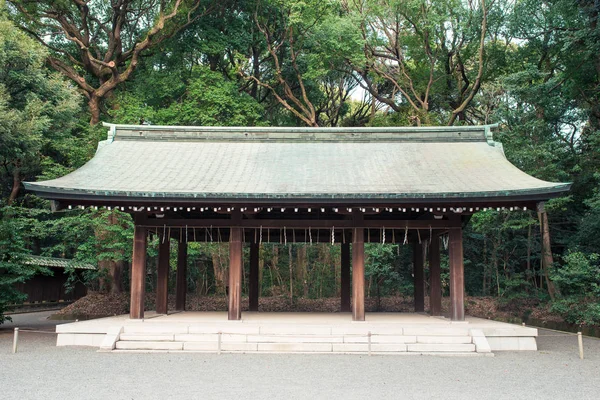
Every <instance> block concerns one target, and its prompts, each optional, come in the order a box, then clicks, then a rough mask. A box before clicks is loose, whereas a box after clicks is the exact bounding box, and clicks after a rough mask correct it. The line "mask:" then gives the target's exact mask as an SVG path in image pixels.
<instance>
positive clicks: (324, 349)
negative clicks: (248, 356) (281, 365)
mask: <svg viewBox="0 0 600 400" xmlns="http://www.w3.org/2000/svg"><path fill="white" fill-rule="evenodd" d="M332 345H333V344H332V343H257V351H264V352H274V353H312V352H319V353H331V352H332Z"/></svg>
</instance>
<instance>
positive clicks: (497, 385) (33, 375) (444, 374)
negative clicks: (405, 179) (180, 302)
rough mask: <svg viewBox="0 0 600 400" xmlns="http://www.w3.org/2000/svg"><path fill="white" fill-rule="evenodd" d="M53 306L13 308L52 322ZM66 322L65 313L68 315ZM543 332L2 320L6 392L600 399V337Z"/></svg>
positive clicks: (0, 385)
mask: <svg viewBox="0 0 600 400" xmlns="http://www.w3.org/2000/svg"><path fill="white" fill-rule="evenodd" d="M48 314H50V313H32V314H22V315H17V316H14V319H15V323H16V324H18V325H19V326H20V327H25V326H28V327H32V328H35V329H45V330H53V326H54V325H55V324H56V323H57V322H49V321H45V320H44V318H45V316H47V315H48ZM61 322H64V321H61ZM557 334H558V333H557V332H554V331H549V330H540V338H539V339H538V347H539V351H538V352H522V353H517V352H497V353H496V356H495V357H439V356H372V357H368V356H343V355H284V354H274V355H265V354H239V355H232V354H223V355H220V356H219V355H216V354H173V353H171V354H111V353H97V352H96V349H94V348H76V347H68V348H64V347H63V348H58V347H55V346H54V344H55V335H52V334H42V333H40V334H35V333H23V334H21V337H20V341H19V352H18V353H17V354H11V348H12V326H10V325H7V326H1V327H0V393H1V397H2V398H3V399H42V398H43V399H83V398H85V399H105V398H109V397H110V398H112V399H164V398H174V399H198V398H201V399H217V398H218V399H229V398H240V399H313V400H316V399H344V400H350V399H399V398H401V399H432V398H444V399H465V398H466V399H472V398H476V399H508V398H510V399H532V398H533V399H537V398H553V399H575V398H576V399H598V396H599V394H600V340H598V339H594V338H585V339H584V348H585V356H586V359H585V360H579V358H578V353H577V337H576V336H568V335H560V336H547V335H557Z"/></svg>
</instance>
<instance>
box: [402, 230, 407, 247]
mask: <svg viewBox="0 0 600 400" xmlns="http://www.w3.org/2000/svg"><path fill="white" fill-rule="evenodd" d="M407 243H408V225H406V227H405V228H404V242H402V245H406V244H407Z"/></svg>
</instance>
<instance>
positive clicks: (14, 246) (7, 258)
mask: <svg viewBox="0 0 600 400" xmlns="http://www.w3.org/2000/svg"><path fill="white" fill-rule="evenodd" d="M12 213H13V210H12V208H11V207H3V208H0V324H2V323H4V321H5V320H9V321H10V317H7V316H5V315H4V313H5V312H6V310H7V306H9V305H11V304H18V303H19V302H21V301H23V300H24V299H25V296H24V295H23V294H22V293H20V292H19V291H18V290H17V289H16V287H15V284H17V283H23V282H25V281H26V280H27V279H29V278H30V277H32V276H33V275H35V274H36V273H39V272H46V273H47V272H48V271H47V270H46V269H44V268H39V267H35V266H31V265H25V264H24V262H23V257H24V256H25V255H26V254H27V253H28V250H27V249H26V242H25V240H24V238H23V236H22V233H23V232H24V231H25V230H26V225H25V224H24V223H23V221H20V220H18V219H14V218H12Z"/></svg>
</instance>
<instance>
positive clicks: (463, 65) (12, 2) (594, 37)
mask: <svg viewBox="0 0 600 400" xmlns="http://www.w3.org/2000/svg"><path fill="white" fill-rule="evenodd" d="M599 12H600V3H598V2H597V1H593V0H548V1H542V0H426V1H424V0H337V1H336V0H304V1H302V0H221V1H219V2H214V1H208V0H35V1H33V0H6V1H2V0H0V323H1V322H2V321H3V319H4V314H3V313H4V311H5V309H6V307H7V306H8V305H9V304H13V303H17V302H19V301H20V300H22V295H21V294H19V293H18V292H16V291H15V290H14V289H13V288H14V284H15V283H16V282H21V281H23V280H25V279H27V278H29V277H30V276H32V275H33V274H35V273H40V272H41V273H44V272H46V273H47V271H44V270H40V269H39V268H34V267H31V266H26V265H25V264H24V263H23V257H25V256H26V255H27V254H36V255H45V256H53V257H63V258H74V259H77V260H82V261H86V262H89V263H93V264H94V265H98V266H99V270H98V271H97V272H90V273H88V274H87V275H86V276H85V281H86V284H87V285H88V286H89V287H90V288H91V289H93V290H100V291H106V292H112V293H118V292H121V291H126V290H127V289H128V276H129V273H128V271H129V263H130V259H131V245H132V233H133V232H132V225H131V221H130V219H129V217H128V216H127V215H125V214H119V213H117V212H115V211H112V212H109V211H106V210H91V209H87V210H83V211H82V210H77V211H61V212H57V213H53V212H51V211H50V207H49V203H48V202H47V201H45V200H43V199H40V198H38V197H36V196H34V195H32V194H30V193H27V192H25V191H24V189H23V186H22V182H23V181H32V180H42V179H52V178H55V177H58V176H62V175H64V174H66V173H68V172H70V171H73V170H74V169H76V168H78V167H80V166H81V165H82V164H84V163H85V162H86V161H87V160H89V159H90V158H91V157H92V156H93V154H94V151H95V149H96V146H97V143H98V141H99V140H102V139H103V138H104V137H105V134H106V128H103V127H102V126H101V124H100V122H101V121H107V122H113V123H131V124H147V123H148V124H168V125H171V124H172V125H232V126H233V125H242V126H311V127H317V126H322V127H333V126H339V127H357V126H420V125H473V124H475V125H477V124H492V123H497V124H499V128H498V130H497V133H496V134H495V138H496V140H499V141H501V142H502V143H503V145H504V149H505V152H506V155H507V157H508V159H509V160H510V161H511V162H512V163H514V164H515V165H516V166H518V167H519V168H520V169H522V170H524V171H526V172H528V173H529V174H532V175H534V176H536V177H538V178H541V179H544V180H549V181H560V182H573V186H572V190H571V192H570V193H569V194H568V195H567V196H564V197H561V198H558V199H554V200H552V201H549V202H548V203H547V204H546V205H545V213H537V212H536V210H529V211H519V212H515V211H513V212H509V211H506V212H505V211H486V212H479V213H477V214H476V215H474V216H473V218H472V219H471V222H470V224H469V226H468V228H467V230H466V232H465V278H466V292H467V294H468V295H471V296H491V297H493V298H494V299H495V300H496V301H498V302H500V303H502V302H517V303H518V304H529V305H531V304H533V305H535V306H536V307H545V308H546V309H547V310H549V311H550V312H552V313H554V314H556V315H560V316H561V317H562V318H564V319H565V320H566V321H567V322H572V323H577V324H587V325H599V324H600V267H599V265H600V256H599V254H600V192H599V190H598V189H599V182H600V169H599V166H600V146H599V144H600V86H599V84H600V28H599V27H598V15H599ZM545 218H547V220H548V223H547V224H544V219H545ZM540 221H542V223H543V225H545V227H546V228H547V230H548V232H549V235H550V236H549V237H550V239H551V252H550V253H549V254H545V255H546V256H548V257H546V258H545V257H542V255H543V254H544V252H543V251H542V240H541V238H542V232H543V229H540ZM172 245H173V247H174V248H175V246H176V244H175V243H173V244H172ZM407 247H408V246H398V245H380V244H370V245H367V263H366V275H367V277H366V278H367V290H368V296H376V297H377V298H379V296H391V295H408V296H411V294H412V276H411V273H412V266H411V261H410V260H411V259H412V258H411V256H410V252H411V250H410V249H408V248H407ZM156 253H157V241H156V240H154V241H153V242H151V243H150V246H149V257H148V269H149V271H150V272H151V273H150V275H149V277H148V286H149V290H150V291H151V290H152V286H153V285H154V280H153V279H154V278H153V275H152V274H154V273H155V270H156V262H157V260H156ZM172 254H173V256H172V257H173V260H172V263H171V265H172V266H173V267H175V264H176V262H175V259H174V257H176V251H172ZM227 257H228V251H227V244H226V243H225V244H221V243H218V240H217V241H215V242H213V243H199V244H198V243H194V244H190V250H189V259H188V263H189V266H188V286H189V291H190V292H191V293H195V294H199V295H207V294H211V295H215V296H223V295H224V292H225V285H226V274H227V265H228V260H227ZM339 258H340V257H339V247H338V246H331V245H327V244H314V245H312V246H310V245H303V244H289V245H283V244H264V245H263V247H262V251H261V260H260V265H261V276H262V280H261V291H262V296H281V297H288V298H289V299H290V301H291V302H293V301H294V299H297V298H300V297H302V298H313V299H315V298H328V297H335V296H338V295H339V277H340V272H339V269H340V265H339ZM246 259H247V257H246ZM443 268H444V269H443V271H444V272H445V273H444V274H443V280H444V282H443V288H444V290H445V291H446V292H447V290H448V285H447V284H448V281H447V280H448V276H447V261H446V258H445V257H443ZM245 270H246V271H247V268H245ZM246 273H247V272H246ZM170 281H171V282H173V281H174V280H173V279H171V280H170ZM244 282H246V279H245V280H244ZM246 290H247V288H246V287H244V292H245V291H246ZM528 307H529V306H528Z"/></svg>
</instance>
